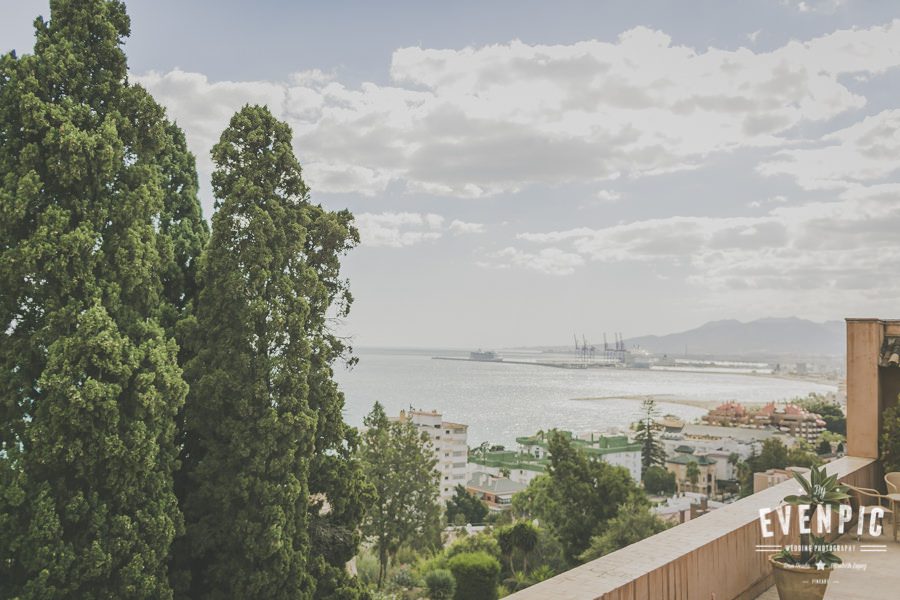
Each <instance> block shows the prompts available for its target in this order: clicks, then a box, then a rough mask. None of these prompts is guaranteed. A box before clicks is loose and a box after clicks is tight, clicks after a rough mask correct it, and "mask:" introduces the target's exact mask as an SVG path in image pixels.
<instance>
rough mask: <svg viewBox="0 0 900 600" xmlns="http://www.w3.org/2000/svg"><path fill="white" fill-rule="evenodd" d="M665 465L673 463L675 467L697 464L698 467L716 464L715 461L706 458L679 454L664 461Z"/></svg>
mask: <svg viewBox="0 0 900 600" xmlns="http://www.w3.org/2000/svg"><path fill="white" fill-rule="evenodd" d="M666 462H667V463H674V464H676V465H687V464H690V463H697V464H698V465H700V466H707V465H714V464H716V459H714V458H709V457H708V456H703V455H700V456H694V455H693V454H679V455H678V456H673V457H671V458H667V459H666Z"/></svg>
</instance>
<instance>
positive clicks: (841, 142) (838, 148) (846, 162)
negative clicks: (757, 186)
mask: <svg viewBox="0 0 900 600" xmlns="http://www.w3.org/2000/svg"><path fill="white" fill-rule="evenodd" d="M898 156H900V110H897V109H894V110H885V111H882V112H880V113H878V114H876V115H873V116H871V117H866V118H865V119H863V120H862V121H860V122H858V123H855V124H853V125H851V126H850V127H847V128H845V129H841V130H839V131H835V132H834V133H831V134H829V135H826V136H824V137H823V138H822V140H821V142H820V143H819V144H817V146H816V147H814V148H803V149H792V150H782V151H780V152H778V153H777V154H776V155H775V156H774V157H773V158H772V159H771V160H769V161H767V162H764V163H762V164H761V165H759V167H757V170H758V171H759V172H760V173H762V174H763V175H791V176H793V177H794V178H795V179H796V180H797V183H798V184H799V185H800V186H801V187H803V188H805V189H833V188H845V187H851V186H854V185H858V184H861V183H867V182H872V181H877V180H880V179H883V178H885V177H887V176H889V175H892V174H893V173H894V172H895V171H896V170H897V169H898V168H900V163H898V162H897V157H898Z"/></svg>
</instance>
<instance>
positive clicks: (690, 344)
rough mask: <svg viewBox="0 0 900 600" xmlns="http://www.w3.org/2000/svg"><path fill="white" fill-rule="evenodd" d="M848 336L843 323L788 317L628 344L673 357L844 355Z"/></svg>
mask: <svg viewBox="0 0 900 600" xmlns="http://www.w3.org/2000/svg"><path fill="white" fill-rule="evenodd" d="M845 337H846V333H845V325H844V322H843V321H826V322H825V323H815V322H813V321H807V320H804V319H798V318H796V317H789V318H784V319H759V320H758V321H750V322H749V323H742V322H740V321H736V320H734V319H728V320H724V321H711V322H709V323H706V324H705V325H701V326H700V327H697V328H696V329H691V330H689V331H682V332H681V333H672V334H669V335H661V336H660V335H647V336H643V337H636V338H631V339H629V340H626V344H627V346H628V347H629V348H632V347H634V346H639V347H641V348H645V349H646V350H649V351H650V352H653V353H655V354H669V355H673V356H684V355H685V354H687V355H691V356H698V355H716V356H782V355H791V356H841V355H843V354H844V351H845Z"/></svg>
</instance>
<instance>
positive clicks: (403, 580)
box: [391, 565, 419, 590]
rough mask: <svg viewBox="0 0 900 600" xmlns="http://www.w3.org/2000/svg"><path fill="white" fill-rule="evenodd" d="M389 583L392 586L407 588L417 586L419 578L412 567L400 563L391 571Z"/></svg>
mask: <svg viewBox="0 0 900 600" xmlns="http://www.w3.org/2000/svg"><path fill="white" fill-rule="evenodd" d="M391 585H392V587H394V588H400V589H405V590H408V589H412V588H414V587H418V585H419V580H418V578H417V577H416V575H415V573H413V572H412V569H410V568H409V567H408V566H406V565H400V566H399V567H397V568H396V569H394V570H393V572H392V573H391Z"/></svg>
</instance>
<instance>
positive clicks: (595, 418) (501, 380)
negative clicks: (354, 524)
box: [336, 349, 835, 446]
mask: <svg viewBox="0 0 900 600" xmlns="http://www.w3.org/2000/svg"><path fill="white" fill-rule="evenodd" d="M356 355H357V356H358V357H359V364H358V365H356V367H354V368H353V369H352V370H347V369H346V368H344V367H343V366H337V368H336V378H337V380H338V382H339V384H340V386H341V388H342V389H343V391H344V393H345V395H346V406H345V418H346V420H347V422H348V423H350V424H351V425H355V426H359V425H362V420H363V417H364V416H365V415H366V413H368V412H369V411H370V410H371V408H372V405H373V404H374V403H375V401H376V400H377V401H379V402H381V403H382V405H384V407H385V410H386V411H387V412H388V414H397V413H399V412H400V410H401V409H404V408H409V407H410V406H413V407H416V408H421V409H424V410H431V409H437V410H438V411H440V412H442V413H443V414H444V419H445V420H447V421H456V422H459V423H465V424H467V425H469V445H470V446H475V445H477V444H479V443H481V442H482V441H490V442H491V443H497V444H504V445H507V446H514V444H515V438H516V437H517V436H522V435H529V434H532V433H534V432H536V431H538V430H539V429H549V428H553V427H557V428H561V429H569V430H574V431H579V432H580V431H596V430H605V429H607V428H609V427H620V428H627V427H628V424H629V423H631V422H633V421H634V420H635V419H636V418H637V416H638V414H639V409H640V403H641V400H642V398H643V397H645V396H654V397H655V398H656V399H657V401H658V404H659V406H660V408H661V410H662V411H663V412H664V413H671V414H674V415H678V416H679V417H682V418H685V419H688V420H692V419H694V418H696V417H699V416H700V415H702V414H704V413H705V412H706V411H705V410H704V409H702V408H698V407H695V406H686V405H684V404H677V403H675V402H673V401H675V400H685V401H700V402H709V401H715V402H720V401H723V402H724V401H726V400H735V401H738V402H747V403H762V402H769V401H772V400H776V401H777V400H783V399H788V398H793V397H796V396H805V395H807V394H809V393H810V392H819V393H824V392H830V391H834V390H835V387H834V386H829V385H823V384H817V383H811V382H806V381H795V380H788V379H781V378H776V377H765V376H758V375H754V376H749V375H739V374H730V373H694V372H677V371H676V372H673V371H653V370H640V369H635V370H631V369H589V370H568V369H553V368H548V367H541V366H536V365H535V366H530V365H513V364H503V363H479V362H463V361H449V360H432V358H431V357H432V356H466V355H467V353H460V352H451V351H446V350H444V351H441V350H372V349H363V350H357V351H356ZM586 398H593V399H586Z"/></svg>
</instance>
